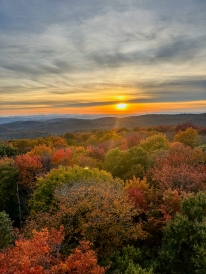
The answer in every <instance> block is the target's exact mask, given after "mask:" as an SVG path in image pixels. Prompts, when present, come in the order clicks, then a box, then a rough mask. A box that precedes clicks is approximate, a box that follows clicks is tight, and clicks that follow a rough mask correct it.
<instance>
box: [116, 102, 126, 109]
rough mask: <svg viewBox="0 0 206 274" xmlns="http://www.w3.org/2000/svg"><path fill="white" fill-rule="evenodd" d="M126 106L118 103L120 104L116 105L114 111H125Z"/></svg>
mask: <svg viewBox="0 0 206 274" xmlns="http://www.w3.org/2000/svg"><path fill="white" fill-rule="evenodd" d="M127 106H128V105H127V104H125V103H120V104H117V105H116V109H118V110H125V109H126V108H127Z"/></svg>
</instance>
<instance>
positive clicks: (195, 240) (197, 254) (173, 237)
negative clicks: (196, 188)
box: [160, 192, 206, 274]
mask: <svg viewBox="0 0 206 274" xmlns="http://www.w3.org/2000/svg"><path fill="white" fill-rule="evenodd" d="M181 209H182V214H177V215H176V216H175V218H174V220H172V221H171V222H169V223H168V224H167V226H166V227H165V229H164V238H163V245H162V249H161V253H160V257H161V263H162V265H161V269H162V273H182V274H183V273H188V274H193V273H202V274H203V273H206V192H199V193H198V194H197V195H196V196H195V195H190V196H188V197H186V198H185V199H184V200H183V201H182V204H181Z"/></svg>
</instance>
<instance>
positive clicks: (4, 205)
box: [0, 158, 19, 220]
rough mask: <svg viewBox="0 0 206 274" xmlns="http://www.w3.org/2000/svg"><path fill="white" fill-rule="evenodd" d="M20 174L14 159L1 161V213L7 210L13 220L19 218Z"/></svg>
mask: <svg viewBox="0 0 206 274" xmlns="http://www.w3.org/2000/svg"><path fill="white" fill-rule="evenodd" d="M18 174H19V173H18V169H17V168H16V166H15V163H14V160H13V159H10V158H3V159H0V211H3V210H5V211H6V212H7V213H8V214H9V216H10V217H11V219H12V220H16V219H17V218H18V216H19V212H18V201H17V180H18Z"/></svg>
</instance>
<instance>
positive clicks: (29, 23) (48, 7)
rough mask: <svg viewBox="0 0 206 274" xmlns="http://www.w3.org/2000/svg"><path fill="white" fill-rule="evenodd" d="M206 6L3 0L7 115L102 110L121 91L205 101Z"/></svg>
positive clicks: (135, 98) (0, 86) (140, 97)
mask: <svg viewBox="0 0 206 274" xmlns="http://www.w3.org/2000/svg"><path fill="white" fill-rule="evenodd" d="M205 8H206V2H205V1H203V0H198V1H197V0H196V1H194V0H181V1H177V0H174V1H172V2H169V1H163V0H156V1H152V0H146V1H141V0H140V1H135V0H129V1H123V0H118V1H117V0H114V1H109V0H105V1H95V0H89V1H83V0H80V1H73V0H69V1H63V0H60V1H53V0H51V1H48V0H41V1H40V0H35V1H31V2H29V3H28V1H26V0H18V1H12V0H7V1H0V37H1V39H0V79H1V81H0V97H1V102H0V105H1V110H3V108H4V106H6V108H7V109H9V106H10V108H11V109H12V108H13V106H14V105H15V106H16V107H17V106H19V108H21V106H22V107H25V106H26V105H30V106H36V107H38V105H44V106H45V107H48V106H49V107H51V108H54V109H55V108H62V107H84V106H102V105H106V104H107V105H108V104H113V103H115V95H116V94H117V93H119V94H120V95H122V94H124V95H125V96H126V99H127V101H128V102H130V103H141V102H142V103H145V102H178V101H179V102H186V101H194V100H206V82H205V79H206V73H205V72H206V62H205V60H206V50H205V49H206V30H205V25H206V17H205ZM25 95H27V96H29V100H24V99H25V97H24V96H25ZM48 96H49V100H47V98H48ZM65 102H67V103H65Z"/></svg>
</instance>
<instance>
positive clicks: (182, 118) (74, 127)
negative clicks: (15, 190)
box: [0, 113, 206, 140]
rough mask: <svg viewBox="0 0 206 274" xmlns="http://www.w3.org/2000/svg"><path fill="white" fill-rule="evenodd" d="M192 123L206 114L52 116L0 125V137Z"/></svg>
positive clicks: (204, 118) (199, 122)
mask: <svg viewBox="0 0 206 274" xmlns="http://www.w3.org/2000/svg"><path fill="white" fill-rule="evenodd" d="M181 123H192V124H194V125H196V126H204V127H205V126H206V113H202V114H171V115H170V114H151V115H142V116H130V117H124V118H117V117H104V118H97V119H76V118H55V119H50V120H46V121H45V120H38V121H30V120H28V121H15V122H11V123H5V124H3V125H0V140H11V139H21V138H37V137H46V136H49V135H59V134H64V133H66V132H78V131H85V130H93V129H112V128H121V127H128V128H132V127H135V126H139V127H144V126H145V127H150V126H159V125H178V124H181Z"/></svg>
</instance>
